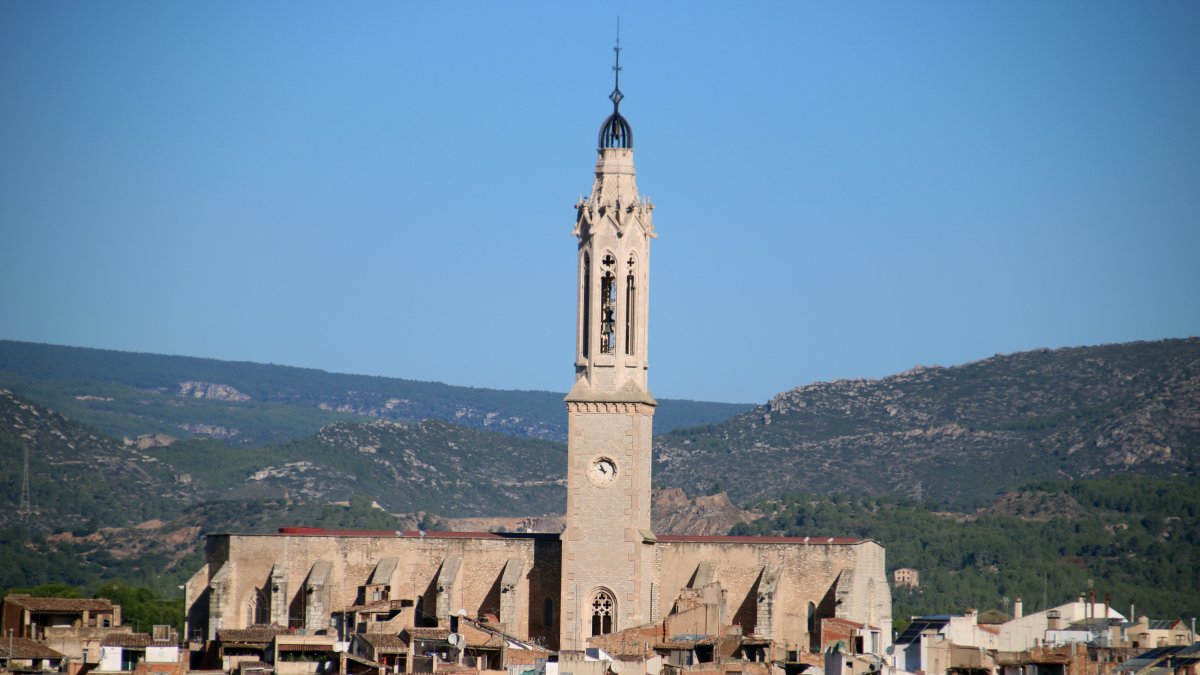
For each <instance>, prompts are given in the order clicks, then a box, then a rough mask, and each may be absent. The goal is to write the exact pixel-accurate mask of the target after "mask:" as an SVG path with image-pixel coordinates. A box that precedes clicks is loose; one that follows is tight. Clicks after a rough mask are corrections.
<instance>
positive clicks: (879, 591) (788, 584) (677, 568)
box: [659, 536, 891, 649]
mask: <svg viewBox="0 0 1200 675" xmlns="http://www.w3.org/2000/svg"><path fill="white" fill-rule="evenodd" d="M687 539H688V538H687V537H686V536H678V537H669V536H663V537H660V542H659V548H660V549H661V555H662V573H661V574H662V587H663V596H664V600H665V599H667V598H670V599H671V601H670V602H669V603H668V606H670V604H673V601H674V599H675V598H676V597H678V596H679V594H680V589H682V588H684V587H686V586H687V585H688V582H689V581H690V580H691V578H692V576H693V575H694V574H695V572H696V570H697V568H698V566H699V565H700V564H701V563H703V562H710V563H713V564H714V565H715V572H714V575H713V579H714V580H715V581H717V582H719V583H720V584H721V587H722V588H723V589H724V590H725V591H726V593H727V597H728V603H729V607H730V614H731V615H733V616H735V617H738V618H739V620H741V621H746V620H747V619H746V618H742V617H750V616H752V617H754V621H755V622H756V623H767V622H766V621H765V620H764V619H765V617H764V618H759V616H758V607H757V605H758V596H757V593H756V591H757V587H756V585H757V584H758V582H759V580H760V576H761V575H762V573H763V572H764V570H767V571H770V570H771V569H772V568H775V569H777V570H778V572H777V573H778V579H777V580H776V582H775V584H774V593H773V597H772V598H771V603H772V607H771V616H770V617H769V619H770V621H769V625H770V626H771V632H772V633H773V634H772V635H771V637H772V638H773V639H774V640H775V641H776V642H777V644H779V645H780V646H781V647H783V646H785V645H786V646H788V647H790V648H792V649H795V648H797V646H801V647H807V646H809V645H810V644H812V643H811V640H812V639H813V638H812V635H810V633H809V631H808V608H809V605H810V603H811V604H812V606H813V608H814V609H815V612H816V617H815V618H816V622H817V624H818V625H819V622H820V619H821V618H825V617H842V616H845V617H846V618H853V619H857V620H859V621H866V620H867V618H868V617H869V616H871V615H874V616H876V617H877V620H878V623H876V625H881V627H883V628H885V629H889V630H885V631H884V634H885V636H888V635H890V626H891V593H890V591H889V590H888V586H887V577H886V574H885V570H884V567H883V552H884V551H883V547H882V546H880V545H879V544H877V543H875V542H873V541H854V542H852V543H841V542H840V541H839V543H832V544H830V543H823V542H825V541H826V540H825V539H813V540H812V541H811V542H810V543H803V540H796V539H783V538H778V539H772V538H767V537H763V538H756V537H724V538H714V539H719V540H720V541H703V540H702V539H703V538H700V537H697V538H695V540H693V541H688V540H687ZM818 542H822V543H818ZM856 569H857V573H856ZM846 573H849V574H846ZM851 575H852V576H854V577H855V581H854V583H853V586H852V588H851V591H850V592H849V594H848V595H847V596H846V598H847V602H849V605H848V606H846V607H845V608H842V607H841V606H839V605H838V604H837V593H838V589H839V584H841V583H842V580H843V577H844V576H851ZM870 589H874V593H873V594H872V591H871V590H870ZM744 603H750V604H752V605H753V606H754V607H755V611H754V613H753V614H750V613H749V612H738V610H739V608H740V607H742V606H743V605H744ZM844 604H845V603H844ZM764 609H765V608H764ZM884 622H886V623H884ZM742 628H743V630H745V631H746V632H751V631H754V630H755V629H756V626H754V625H743V626H742ZM885 639H886V637H885ZM888 643H889V644H890V640H888ZM885 646H886V645H885Z"/></svg>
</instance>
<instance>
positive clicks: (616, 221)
mask: <svg viewBox="0 0 1200 675" xmlns="http://www.w3.org/2000/svg"><path fill="white" fill-rule="evenodd" d="M613 50H614V51H615V52H616V65H615V66H613V71H614V73H615V74H616V77H615V86H614V87H613V91H612V94H610V95H609V98H610V99H611V100H612V103H613V112H612V114H611V115H609V116H608V119H606V120H604V124H603V125H602V126H601V127H600V137H599V143H598V148H597V157H596V177H595V181H594V182H593V183H592V192H591V194H590V195H589V196H588V197H587V198H586V199H583V200H580V202H579V203H578V204H576V205H575V208H576V220H575V229H574V231H573V234H574V235H575V236H576V237H577V238H578V240H579V243H578V264H579V273H578V276H577V283H578V296H577V297H578V300H577V302H578V312H577V315H576V341H575V385H574V386H573V387H572V388H571V392H570V393H569V394H568V395H567V399H566V403H567V415H568V440H567V514H566V528H565V529H564V530H563V533H562V556H563V557H562V593H561V595H560V596H559V597H560V598H561V599H562V609H561V612H560V617H561V624H560V648H561V649H567V650H574V649H584V648H585V647H586V646H587V644H586V643H587V639H588V638H589V637H591V636H593V635H597V634H604V633H611V632H615V631H618V630H624V629H626V628H630V627H633V626H638V625H641V624H644V623H648V622H651V621H654V620H656V619H657V618H658V607H657V603H658V597H657V595H658V590H657V588H656V586H657V579H658V570H657V564H656V562H655V554H654V542H655V538H654V534H653V533H652V532H651V531H650V486H651V482H650V472H651V445H650V443H651V423H652V421H653V418H654V408H655V406H656V402H655V400H654V397H653V396H651V395H650V389H649V387H648V385H647V382H646V371H647V368H648V362H647V339H646V338H647V334H648V331H647V321H646V317H647V309H648V306H649V303H648V299H649V290H650V274H649V271H650V240H651V239H653V238H654V237H655V236H656V235H655V233H654V225H653V223H652V220H651V214H652V212H653V210H654V206H653V205H652V204H651V203H650V202H649V200H647V199H644V198H642V197H641V196H639V195H638V189H637V181H636V180H635V172H634V168H633V129H632V128H631V127H630V126H629V122H628V121H626V120H625V118H624V117H623V116H622V115H621V112H620V107H621V100H622V99H623V98H624V96H623V95H622V94H621V87H620V77H621V43H620V38H618V40H617V45H616V46H615V47H614V48H613Z"/></svg>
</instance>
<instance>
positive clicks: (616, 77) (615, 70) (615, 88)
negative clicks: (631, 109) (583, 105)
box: [608, 16, 625, 112]
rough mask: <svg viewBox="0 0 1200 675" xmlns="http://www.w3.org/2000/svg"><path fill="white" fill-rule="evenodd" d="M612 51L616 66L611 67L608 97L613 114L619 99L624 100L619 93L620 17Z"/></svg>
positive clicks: (619, 102)
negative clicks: (610, 87) (615, 57)
mask: <svg viewBox="0 0 1200 675" xmlns="http://www.w3.org/2000/svg"><path fill="white" fill-rule="evenodd" d="M613 51H614V52H616V54H617V64H616V65H615V66H613V73H615V75H614V77H613V81H614V84H613V91H612V93H611V94H609V95H608V97H609V98H610V99H612V102H613V112H616V111H617V108H618V107H620V105H621V99H623V98H625V95H624V94H622V93H621V17H619V16H618V17H617V45H616V46H615V47H613Z"/></svg>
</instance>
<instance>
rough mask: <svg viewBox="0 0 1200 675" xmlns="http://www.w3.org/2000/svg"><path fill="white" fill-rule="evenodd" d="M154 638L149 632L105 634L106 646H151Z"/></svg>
mask: <svg viewBox="0 0 1200 675" xmlns="http://www.w3.org/2000/svg"><path fill="white" fill-rule="evenodd" d="M152 642H153V640H151V639H150V634H149V633H109V634H108V635H106V636H104V642H101V643H100V644H101V645H102V646H104V647H141V648H145V647H149V646H150V644H151V643H152Z"/></svg>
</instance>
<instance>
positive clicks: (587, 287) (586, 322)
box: [581, 253, 592, 358]
mask: <svg viewBox="0 0 1200 675" xmlns="http://www.w3.org/2000/svg"><path fill="white" fill-rule="evenodd" d="M582 283H583V326H582V328H581V332H582V341H583V345H582V346H583V356H584V358H586V357H588V356H590V352H591V349H590V348H589V347H590V343H591V338H592V261H591V258H589V257H588V254H586V253H584V254H583V282H582Z"/></svg>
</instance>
